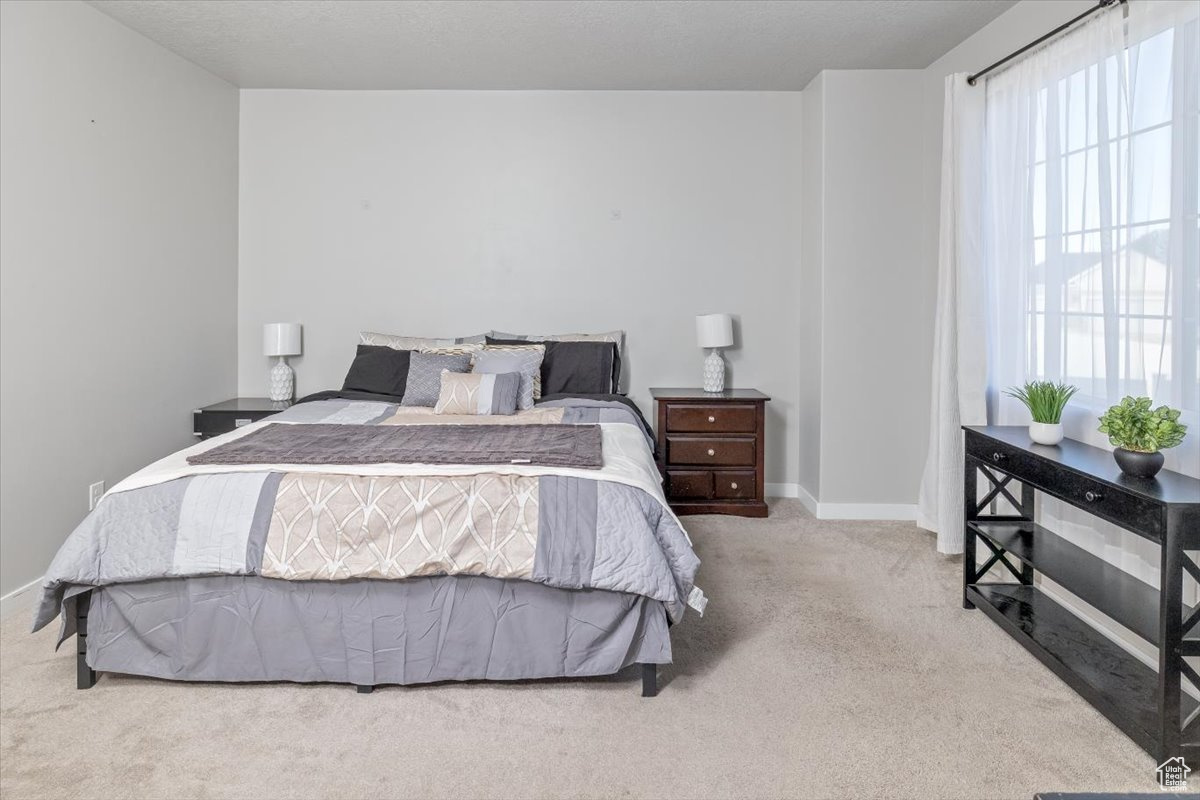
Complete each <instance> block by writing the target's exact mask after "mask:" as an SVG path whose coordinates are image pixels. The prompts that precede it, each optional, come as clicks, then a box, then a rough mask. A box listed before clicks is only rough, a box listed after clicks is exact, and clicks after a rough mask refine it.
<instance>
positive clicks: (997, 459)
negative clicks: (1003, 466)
mask: <svg viewBox="0 0 1200 800" xmlns="http://www.w3.org/2000/svg"><path fill="white" fill-rule="evenodd" d="M1003 460H1004V453H992V461H994V462H996V463H997V464H999V463H1000V462H1001V461H1003Z"/></svg>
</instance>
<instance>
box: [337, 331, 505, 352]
mask: <svg viewBox="0 0 1200 800" xmlns="http://www.w3.org/2000/svg"><path fill="white" fill-rule="evenodd" d="M485 338H487V337H486V334H482V333H481V334H479V335H478V336H464V337H462V338H460V339H427V338H423V337H420V336H394V335H392V334H390V333H374V332H372V331H362V332H361V333H359V334H358V343H359V344H373V345H375V346H376V347H390V348H392V349H393V350H432V349H435V348H441V347H453V346H454V345H456V344H483V342H484V339H485Z"/></svg>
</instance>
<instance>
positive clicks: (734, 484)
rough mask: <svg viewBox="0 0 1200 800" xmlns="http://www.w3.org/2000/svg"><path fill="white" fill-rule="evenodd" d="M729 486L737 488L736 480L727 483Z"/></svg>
mask: <svg viewBox="0 0 1200 800" xmlns="http://www.w3.org/2000/svg"><path fill="white" fill-rule="evenodd" d="M729 488H730V489H736V488H737V481H734V482H733V483H731V484H729Z"/></svg>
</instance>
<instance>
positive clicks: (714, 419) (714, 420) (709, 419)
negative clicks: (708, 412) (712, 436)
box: [708, 416, 717, 422]
mask: <svg viewBox="0 0 1200 800" xmlns="http://www.w3.org/2000/svg"><path fill="white" fill-rule="evenodd" d="M708 421H709V422H716V421H717V418H716V417H712V416H710V417H709V418H708Z"/></svg>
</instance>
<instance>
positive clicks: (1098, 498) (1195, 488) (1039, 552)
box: [963, 426, 1200, 763]
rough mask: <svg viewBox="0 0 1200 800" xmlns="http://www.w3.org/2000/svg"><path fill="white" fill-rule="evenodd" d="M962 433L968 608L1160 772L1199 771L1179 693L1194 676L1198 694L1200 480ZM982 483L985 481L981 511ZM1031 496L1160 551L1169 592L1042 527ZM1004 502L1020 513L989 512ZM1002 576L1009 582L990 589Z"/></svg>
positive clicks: (1010, 432) (995, 433) (1021, 436)
mask: <svg viewBox="0 0 1200 800" xmlns="http://www.w3.org/2000/svg"><path fill="white" fill-rule="evenodd" d="M963 430H964V431H965V432H966V453H965V469H964V471H963V472H964V475H965V483H964V499H965V510H966V530H965V532H964V553H963V607H964V608H979V609H980V610H982V611H983V612H984V613H986V614H987V615H988V617H990V618H991V619H992V620H993V621H994V622H995V623H996V624H997V625H999V626H1000V627H1001V628H1003V629H1004V630H1005V631H1006V632H1008V633H1009V635H1011V636H1012V637H1013V638H1015V639H1016V640H1017V641H1019V642H1020V643H1021V644H1022V645H1024V647H1025V648H1026V649H1027V650H1029V652H1031V653H1032V654H1033V655H1034V656H1036V657H1037V659H1038V660H1039V661H1041V662H1042V663H1043V664H1045V665H1046V666H1047V667H1048V668H1050V669H1051V670H1052V671H1053V672H1054V673H1055V674H1056V675H1058V676H1059V677H1060V678H1062V679H1063V680H1064V681H1066V682H1067V684H1068V685H1070V686H1071V688H1073V689H1074V690H1075V691H1077V692H1078V693H1079V694H1080V695H1082V696H1083V698H1084V699H1086V700H1087V701H1088V702H1089V703H1091V704H1092V705H1093V706H1094V707H1095V708H1096V709H1097V710H1099V711H1100V713H1102V714H1104V716H1106V717H1108V719H1110V720H1111V721H1112V722H1113V724H1115V725H1116V726H1117V727H1118V728H1120V729H1121V730H1122V731H1124V732H1125V733H1126V735H1128V736H1129V737H1130V738H1131V739H1133V740H1134V741H1135V742H1137V743H1138V745H1140V746H1141V747H1142V748H1143V749H1145V750H1146V751H1147V752H1149V753H1150V754H1151V755H1152V756H1154V758H1155V759H1156V760H1157V762H1158V763H1161V762H1163V761H1165V760H1167V759H1168V758H1171V757H1174V756H1180V755H1181V756H1184V757H1185V758H1188V759H1200V711H1198V709H1200V703H1197V701H1196V700H1195V699H1193V698H1192V697H1191V696H1190V695H1189V694H1187V693H1186V692H1184V691H1183V690H1182V687H1181V683H1180V681H1181V678H1182V677H1186V678H1187V679H1188V680H1189V681H1191V683H1192V684H1193V685H1194V686H1196V687H1197V688H1200V675H1198V674H1197V671H1196V668H1195V667H1194V666H1193V665H1192V664H1189V663H1188V661H1187V660H1186V659H1189V658H1190V659H1193V663H1200V662H1196V661H1195V659H1197V658H1200V626H1198V625H1197V623H1198V622H1200V607H1196V608H1193V607H1190V606H1188V605H1186V604H1185V603H1184V602H1183V576H1184V573H1187V574H1188V575H1191V576H1192V578H1193V579H1195V580H1196V581H1198V582H1200V566H1197V564H1196V562H1195V561H1194V560H1193V558H1192V556H1191V555H1189V554H1188V551H1196V550H1200V481H1198V480H1195V479H1194V478H1189V477H1187V476H1184V475H1180V474H1178V473H1176V472H1170V471H1163V472H1160V473H1159V475H1158V477H1157V478H1154V479H1150V480H1146V479H1142V478H1130V477H1128V476H1126V475H1123V474H1122V473H1121V471H1120V470H1119V469H1117V465H1116V463H1115V462H1114V461H1113V457H1112V453H1109V452H1108V451H1106V450H1102V449H1100V448H1098V447H1090V446H1088V445H1085V444H1082V443H1080V442H1076V441H1072V440H1070V439H1064V440H1063V441H1062V442H1061V443H1060V444H1059V445H1057V446H1054V447H1046V446H1043V445H1038V444H1033V442H1032V441H1031V440H1030V439H1029V434H1028V431H1027V429H1026V428H1025V427H1023V426H1022V427H1014V426H987V427H964V428H963ZM980 475H982V476H983V477H984V478H985V479H986V480H987V483H988V486H987V491H986V492H985V493H984V495H983V497H982V499H980V496H979V494H978V477H979V476H980ZM1013 481H1016V482H1017V483H1018V484H1020V492H1019V495H1018V494H1017V493H1016V489H1015V487H1012V486H1011V484H1012V482H1013ZM1035 489H1037V490H1040V491H1042V492H1045V493H1046V494H1048V495H1052V496H1054V497H1057V498H1058V499H1060V500H1062V501H1064V502H1066V503H1070V504H1071V505H1073V506H1075V507H1076V508H1080V509H1083V510H1084V511H1087V512H1088V513H1090V514H1093V515H1095V516H1097V517H1100V518H1102V519H1105V520H1108V521H1109V522H1112V523H1114V524H1116V525H1119V526H1121V527H1122V528H1125V529H1126V530H1129V531H1132V532H1133V533H1136V534H1137V535H1139V536H1142V537H1144V538H1146V539H1149V540H1150V541H1152V542H1155V543H1157V544H1158V545H1159V547H1160V548H1161V554H1162V555H1161V559H1160V564H1161V570H1162V571H1161V577H1160V584H1161V590H1160V589H1155V588H1154V587H1153V586H1151V585H1150V584H1148V583H1145V582H1144V581H1141V580H1138V579H1137V578H1135V577H1133V576H1132V575H1130V574H1129V573H1127V572H1125V571H1124V570H1121V569H1119V568H1117V567H1115V566H1113V565H1111V564H1109V563H1108V562H1107V561H1104V560H1103V559H1101V558H1099V557H1098V556H1095V555H1092V554H1091V553H1089V552H1087V551H1086V550H1083V549H1082V548H1080V547H1076V546H1075V545H1073V544H1071V543H1070V542H1068V541H1067V540H1066V539H1063V538H1062V537H1060V536H1058V535H1057V534H1055V533H1053V532H1052V531H1049V530H1047V529H1045V528H1043V527H1042V526H1041V525H1038V524H1036V523H1035V522H1034V521H1033V519H1034V490H1035ZM997 499H1006V500H1008V502H1009V503H1011V504H1012V505H1013V507H1014V509H1017V513H1015V514H1012V515H994V514H992V515H990V514H986V511H987V509H988V508H989V506H991V504H992V502H993V501H994V500H997ZM979 543H982V545H983V547H984V548H985V550H986V552H984V553H982V555H984V556H987V559H986V560H985V561H984V562H983V563H982V564H979V563H978V560H977V554H978V553H979V547H978V544H979ZM997 566H999V567H1003V568H1004V569H1006V570H1007V571H1008V572H1009V573H1010V574H1011V576H1012V579H1013V582H1008V583H990V582H989V583H984V582H982V581H984V579H985V576H986V574H987V573H988V571H989V570H991V569H992V568H993V567H997ZM1035 572H1038V573H1041V574H1042V575H1044V576H1046V577H1047V578H1049V579H1051V580H1053V581H1054V582H1056V583H1058V584H1059V585H1061V586H1063V587H1064V588H1065V589H1067V591H1069V592H1071V593H1072V594H1074V595H1075V596H1076V597H1078V598H1080V599H1081V600H1083V601H1084V602H1086V603H1088V604H1090V605H1091V606H1093V607H1095V608H1097V609H1099V610H1100V611H1102V612H1104V613H1105V614H1107V615H1108V616H1109V617H1111V618H1112V619H1114V620H1116V621H1117V622H1119V623H1121V624H1122V625H1124V626H1125V627H1127V628H1129V629H1130V630H1132V631H1133V632H1135V633H1136V634H1137V635H1138V636H1140V637H1142V638H1143V639H1145V640H1146V641H1148V642H1150V643H1151V644H1154V645H1156V646H1157V647H1158V651H1159V658H1158V670H1157V671H1155V670H1153V669H1151V668H1149V667H1147V666H1146V665H1145V664H1143V663H1142V662H1141V661H1139V660H1138V659H1136V658H1134V657H1133V656H1132V655H1130V654H1129V653H1128V652H1126V651H1125V650H1124V649H1122V648H1121V647H1119V646H1118V645H1116V644H1115V643H1113V642H1112V641H1111V640H1110V639H1108V638H1107V637H1105V636H1104V635H1103V634H1101V633H1100V632H1098V631H1097V630H1096V629H1095V628H1093V627H1092V626H1091V625H1089V624H1088V623H1086V622H1085V621H1083V620H1082V619H1080V618H1079V617H1077V616H1076V615H1075V614H1073V613H1071V612H1070V611H1068V610H1067V609H1066V608H1064V607H1063V606H1061V605H1059V604H1058V603H1056V602H1054V601H1053V600H1052V599H1050V597H1049V596H1048V595H1047V594H1046V593H1045V592H1043V591H1041V590H1040V589H1039V588H1037V587H1035V586H1034V585H1033V578H1034V574H1035Z"/></svg>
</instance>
